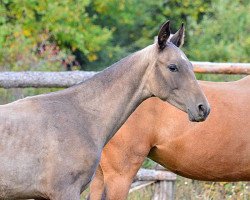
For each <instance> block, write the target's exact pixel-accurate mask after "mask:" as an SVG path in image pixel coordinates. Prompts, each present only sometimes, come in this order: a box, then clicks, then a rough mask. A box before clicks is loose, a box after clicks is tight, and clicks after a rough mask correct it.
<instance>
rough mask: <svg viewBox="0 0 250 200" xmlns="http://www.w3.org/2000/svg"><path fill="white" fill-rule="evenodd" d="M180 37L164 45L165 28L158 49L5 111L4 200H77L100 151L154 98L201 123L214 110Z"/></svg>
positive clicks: (0, 110) (0, 159) (0, 170)
mask: <svg viewBox="0 0 250 200" xmlns="http://www.w3.org/2000/svg"><path fill="white" fill-rule="evenodd" d="M182 28H183V27H182ZM180 32H181V31H179V32H177V33H176V35H175V37H174V38H175V40H173V41H171V40H170V42H168V43H167V39H168V37H169V35H170V30H169V22H167V23H166V24H164V25H163V27H162V28H161V31H160V33H159V35H158V38H159V41H158V43H156V44H153V45H150V46H148V47H147V48H145V49H143V50H141V51H138V52H136V53H134V54H132V55H130V56H128V57H127V58H124V59H122V60H121V61H119V62H118V63H116V64H114V65H113V66H111V67H110V68H108V69H106V70H104V71H103V72H100V73H99V74H97V75H95V76H94V77H93V78H91V79H89V80H87V81H85V82H83V83H81V84H79V85H76V86H74V87H71V88H68V89H65V90H63V91H60V92H55V93H50V94H47V95H39V96H35V97H30V98H26V99H23V100H19V101H16V102H13V103H10V104H7V105H3V106H1V107H0V121H1V123H0V199H11V198H12V199H15V198H16V199H21V198H36V199H40V198H43V199H51V200H69V199H72V200H79V199H80V193H81V192H82V191H83V190H84V188H85V187H86V185H87V184H88V183H89V181H90V180H91V178H92V176H93V174H94V172H95V170H96V166H97V164H98V162H99V159H100V155H101V151H102V148H103V146H104V145H105V144H106V143H107V142H108V141H109V139H110V138H111V137H112V136H113V135H114V134H115V132H116V131H117V130H118V129H119V128H120V126H121V125H122V124H123V123H124V122H125V120H126V119H127V118H128V117H129V115H130V114H131V113H132V112H133V111H134V110H135V109H136V107H137V106H138V105H139V104H140V103H141V102H142V101H144V100H145V99H147V98H149V97H151V96H157V97H159V98H161V99H162V100H166V101H168V102H170V103H172V104H173V105H175V106H177V107H179V108H180V109H182V110H184V111H185V112H188V113H190V115H191V116H192V120H195V121H202V120H204V119H205V118H206V117H207V115H208V113H209V106H208V103H207V100H206V98H205V96H204V94H203V93H202V92H201V90H200V88H199V86H198V84H197V82H196V80H195V78H194V75H193V72H192V67H191V66H190V63H189V61H188V60H187V59H186V58H185V59H183V58H182V57H183V55H184V54H183V53H182V52H181V50H180V49H179V48H177V47H176V46H179V45H178V44H181V43H182V40H183V34H184V33H182V34H180ZM182 32H183V31H182ZM174 45H176V46H174ZM184 83H185V84H184ZM200 105H202V106H203V109H200Z"/></svg>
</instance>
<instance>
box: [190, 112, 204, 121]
mask: <svg viewBox="0 0 250 200" xmlns="http://www.w3.org/2000/svg"><path fill="white" fill-rule="evenodd" d="M187 113H188V118H189V120H190V121H191V122H203V121H205V119H206V117H204V116H198V117H195V116H194V115H193V114H192V112H190V110H189V109H188V112H187Z"/></svg>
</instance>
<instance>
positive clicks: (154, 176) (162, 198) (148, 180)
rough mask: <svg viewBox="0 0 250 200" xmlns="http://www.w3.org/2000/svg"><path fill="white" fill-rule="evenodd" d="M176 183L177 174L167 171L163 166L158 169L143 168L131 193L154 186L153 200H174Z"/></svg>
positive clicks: (158, 166)
mask: <svg viewBox="0 0 250 200" xmlns="http://www.w3.org/2000/svg"><path fill="white" fill-rule="evenodd" d="M175 181H176V174H174V173H172V172H169V171H166V169H165V168H164V167H162V166H161V165H157V167H156V169H143V168H141V169H140V170H139V171H138V173H137V175H136V177H135V179H134V182H133V183H132V185H131V188H130V191H129V193H131V192H134V191H137V190H139V189H141V188H143V187H146V186H149V185H152V184H153V185H154V194H153V197H152V200H174V192H175Z"/></svg>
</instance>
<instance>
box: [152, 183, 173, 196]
mask: <svg viewBox="0 0 250 200" xmlns="http://www.w3.org/2000/svg"><path fill="white" fill-rule="evenodd" d="M174 191H175V181H157V182H156V183H155V192H154V196H153V198H152V200H174Z"/></svg>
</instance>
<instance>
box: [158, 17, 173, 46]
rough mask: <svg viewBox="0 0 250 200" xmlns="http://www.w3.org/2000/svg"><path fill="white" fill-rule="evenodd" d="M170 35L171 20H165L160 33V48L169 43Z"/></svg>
mask: <svg viewBox="0 0 250 200" xmlns="http://www.w3.org/2000/svg"><path fill="white" fill-rule="evenodd" d="M169 36H170V21H167V22H165V23H164V24H163V25H162V27H161V29H160V31H159V33H158V45H159V49H160V50H163V49H164V48H165V47H166V45H167V40H168V38H169Z"/></svg>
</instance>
